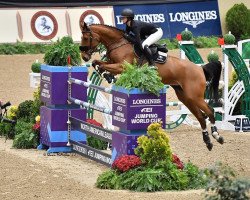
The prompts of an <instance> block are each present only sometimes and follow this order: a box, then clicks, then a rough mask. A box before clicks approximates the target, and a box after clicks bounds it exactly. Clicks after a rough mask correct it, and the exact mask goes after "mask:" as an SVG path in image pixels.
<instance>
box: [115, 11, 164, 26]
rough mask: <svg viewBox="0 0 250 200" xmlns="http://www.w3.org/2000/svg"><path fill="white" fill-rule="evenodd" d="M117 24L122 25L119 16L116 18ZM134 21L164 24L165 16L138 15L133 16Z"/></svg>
mask: <svg viewBox="0 0 250 200" xmlns="http://www.w3.org/2000/svg"><path fill="white" fill-rule="evenodd" d="M116 19H117V24H122V21H121V15H117V16H116ZM135 19H136V20H139V21H143V22H148V23H164V22H165V16H164V14H163V13H159V14H139V15H135Z"/></svg>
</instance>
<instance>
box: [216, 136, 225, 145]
mask: <svg viewBox="0 0 250 200" xmlns="http://www.w3.org/2000/svg"><path fill="white" fill-rule="evenodd" d="M217 141H218V142H219V143H220V144H224V138H223V137H221V136H220V137H219V139H218V140H217Z"/></svg>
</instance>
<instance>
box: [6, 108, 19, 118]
mask: <svg viewBox="0 0 250 200" xmlns="http://www.w3.org/2000/svg"><path fill="white" fill-rule="evenodd" d="M17 110H18V107H17V106H11V107H10V108H9V110H8V113H7V114H8V115H7V116H8V118H9V119H12V120H16V115H17Z"/></svg>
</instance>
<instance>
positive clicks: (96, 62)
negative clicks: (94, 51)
mask: <svg viewBox="0 0 250 200" xmlns="http://www.w3.org/2000/svg"><path fill="white" fill-rule="evenodd" d="M104 64H109V62H108V61H102V60H93V62H92V66H93V67H94V68H95V70H96V71H97V72H99V73H100V74H102V73H103V72H104V71H105V69H102V68H101V67H100V66H102V65H104Z"/></svg>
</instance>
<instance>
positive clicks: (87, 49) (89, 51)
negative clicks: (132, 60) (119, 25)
mask: <svg viewBox="0 0 250 200" xmlns="http://www.w3.org/2000/svg"><path fill="white" fill-rule="evenodd" d="M85 33H89V38H90V39H89V45H88V46H87V45H86V46H79V49H80V51H82V52H84V53H86V54H87V55H88V56H91V55H92V54H93V53H94V52H98V45H97V46H96V47H95V48H93V49H92V47H93V40H96V41H97V42H98V43H100V40H99V39H98V38H95V37H94V36H93V32H92V31H91V29H89V28H87V30H84V31H82V34H85ZM126 44H129V42H128V41H127V40H124V38H123V37H121V38H119V39H118V40H116V41H113V42H112V43H111V44H109V45H108V47H107V53H106V55H107V56H108V55H109V54H110V52H111V51H113V50H115V49H117V48H119V47H121V46H123V45H126Z"/></svg>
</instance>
